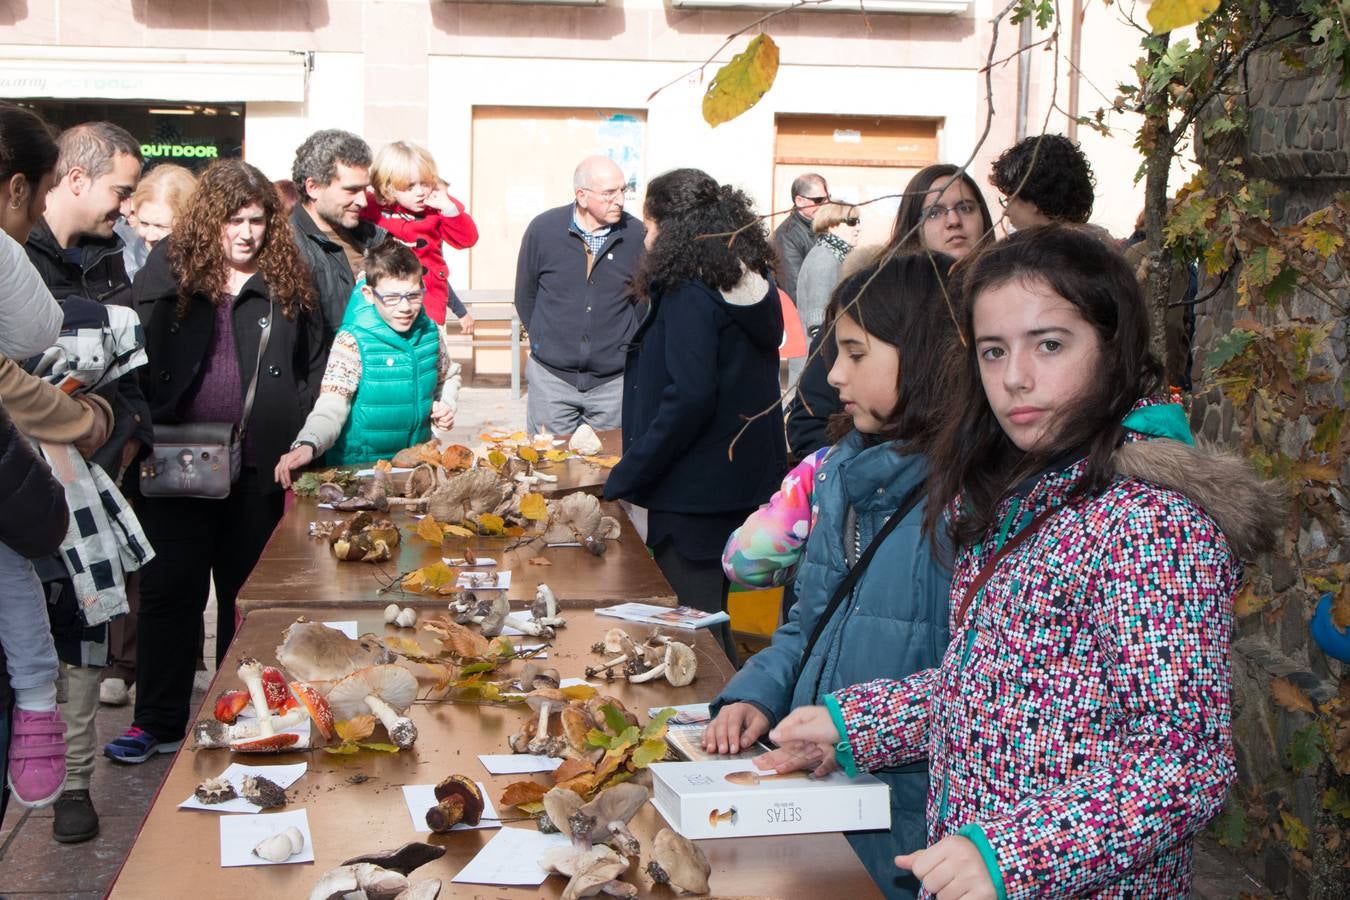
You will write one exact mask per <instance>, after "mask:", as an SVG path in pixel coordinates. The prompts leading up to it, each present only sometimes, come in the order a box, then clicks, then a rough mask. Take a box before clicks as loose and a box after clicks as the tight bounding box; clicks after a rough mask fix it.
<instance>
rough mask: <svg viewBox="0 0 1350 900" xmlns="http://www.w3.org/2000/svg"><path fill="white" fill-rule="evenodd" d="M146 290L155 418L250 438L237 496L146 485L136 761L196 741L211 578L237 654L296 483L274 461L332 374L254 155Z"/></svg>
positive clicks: (155, 265)
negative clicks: (192, 716)
mask: <svg viewBox="0 0 1350 900" xmlns="http://www.w3.org/2000/svg"><path fill="white" fill-rule="evenodd" d="M133 297H134V298H135V301H136V305H137V309H138V311H139V312H140V314H141V321H142V322H143V323H144V324H145V331H146V349H147V352H148V353H149V355H150V363H149V365H147V366H146V367H145V372H146V375H145V392H146V396H147V398H148V399H149V401H150V407H151V411H152V414H153V416H154V421H155V425H156V427H159V426H162V425H177V424H188V423H216V422H231V423H235V424H238V425H240V426H241V429H242V431H243V432H244V435H245V437H244V442H243V467H242V471H241V473H240V475H239V479H238V481H236V482H235V483H234V485H233V487H232V488H231V490H230V494H229V496H228V497H226V498H224V499H221V500H204V499H195V498H179V497H147V498H145V502H144V504H143V505H142V507H141V510H140V516H141V523H142V524H143V526H144V527H145V531H146V534H147V536H148V537H149V538H150V541H151V543H152V544H153V545H154V547H155V551H156V554H157V555H156V557H155V559H154V560H153V561H152V562H151V563H150V564H149V565H147V566H146V567H145V569H143V570H142V573H143V574H142V581H141V608H140V613H139V616H138V621H137V644H138V645H139V647H140V652H141V658H140V660H139V661H138V668H137V672H136V711H135V715H134V716H133V719H132V727H131V728H130V729H129V730H128V731H127V732H126V734H124V735H122V736H121V737H119V738H117V739H116V740H114V741H112V742H111V743H109V744H108V745H107V746H105V747H104V753H105V754H106V755H107V756H109V757H110V758H112V759H114V760H116V761H118V762H125V763H139V762H144V761H145V760H146V759H149V758H150V757H151V756H152V755H154V754H155V753H169V752H172V751H173V750H175V749H177V747H178V745H179V743H181V741H182V738H183V734H184V732H185V731H186V729H187V720H188V712H189V709H188V707H189V703H190V702H191V698H192V677H193V671H194V668H195V665H194V664H195V662H196V655H197V650H196V645H197V642H198V641H199V640H200V637H199V634H198V631H199V629H200V623H201V615H202V611H203V609H205V607H206V600H207V595H208V593H209V588H210V583H209V582H210V580H211V579H212V578H214V580H215V588H216V604H217V626H216V629H217V633H216V660H217V663H221V662H223V661H224V659H225V648H226V647H227V646H228V645H229V642H230V639H231V638H232V637H233V636H234V598H235V595H236V594H237V593H238V592H239V588H240V587H241V586H242V585H243V583H244V580H245V579H246V578H247V577H248V575H249V572H251V571H252V569H253V566H254V564H255V563H257V561H258V557H259V556H260V555H261V554H262V549H263V546H264V545H265V544H266V543H267V539H268V537H270V536H271V534H272V529H273V528H275V527H276V524H277V522H278V521H280V519H281V513H282V502H283V498H284V494H283V493H282V491H281V489H280V488H279V487H278V486H277V485H276V484H275V482H273V480H272V478H271V472H272V470H273V469H274V468H275V467H276V464H277V460H278V459H280V458H281V455H282V454H283V453H285V452H286V451H287V449H288V447H289V442H290V440H291V438H292V437H294V436H295V434H296V432H297V431H299V429H300V426H301V425H302V424H304V421H305V416H306V415H307V414H308V413H309V409H310V407H311V406H312V405H313V402H314V399H313V393H314V391H316V390H317V388H318V384H319V379H320V378H321V377H322V375H323V350H322V329H321V319H320V317H319V315H318V313H317V310H316V307H315V303H314V298H313V289H312V287H311V286H310V280H309V273H308V271H307V270H306V269H305V266H304V265H303V264H302V263H301V262H300V259H299V257H298V255H297V252H296V249H295V242H294V239H293V238H292V235H291V228H290V225H289V224H288V223H287V221H286V214H285V211H284V210H283V209H282V207H281V202H280V200H279V198H278V195H277V192H276V188H275V187H273V185H272V182H270V181H268V180H267V178H266V177H265V176H264V175H263V174H262V173H261V172H259V171H258V170H257V169H255V168H254V167H253V166H250V165H248V164H247V163H245V162H242V161H239V160H223V161H221V162H217V163H214V164H213V165H212V166H211V167H210V168H209V169H207V170H206V172H205V173H204V174H203V175H202V178H201V181H200V182H199V183H198V186H197V190H196V192H195V193H194V194H193V195H192V198H191V199H190V200H189V201H188V205H187V209H186V210H185V211H184V212H183V214H182V215H181V216H180V218H179V220H178V222H177V224H176V225H175V226H174V231H173V234H172V236H171V237H170V238H169V239H167V240H165V241H163V242H162V243H161V244H160V245H159V246H157V247H156V248H155V249H154V251H153V252H152V253H151V254H150V257H149V259H148V260H146V264H145V268H144V269H142V270H141V271H140V272H139V273H138V274H137V277H136V283H135V285H134V286H133ZM264 334H266V335H267V339H266V343H265V345H264V342H263V339H262V338H263V335H264ZM262 346H265V350H264V352H263V353H262V354H261V358H260V356H259V348H260V347H262ZM255 372H256V377H257V381H258V384H257V390H256V397H255V402H254V404H253V408H252V410H251V412H250V414H249V415H248V417H247V420H245V417H244V404H245V399H244V398H245V395H246V393H247V391H248V386H249V383H250V381H252V380H253V379H254V377H255Z"/></svg>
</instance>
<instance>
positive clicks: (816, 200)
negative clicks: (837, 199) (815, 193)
mask: <svg viewBox="0 0 1350 900" xmlns="http://www.w3.org/2000/svg"><path fill="white" fill-rule="evenodd" d="M802 199H803V200H810V201H811V202H812V203H814V204H815V205H816V206H819V205H820V204H822V203H827V202H829V199H830V197H829V195H828V194H827V195H825V196H824V197H802Z"/></svg>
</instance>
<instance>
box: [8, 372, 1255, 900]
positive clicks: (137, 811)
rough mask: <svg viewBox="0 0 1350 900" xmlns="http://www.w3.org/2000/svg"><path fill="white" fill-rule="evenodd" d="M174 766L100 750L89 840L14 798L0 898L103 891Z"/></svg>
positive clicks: (1232, 894)
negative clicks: (117, 760) (96, 819)
mask: <svg viewBox="0 0 1350 900" xmlns="http://www.w3.org/2000/svg"><path fill="white" fill-rule="evenodd" d="M524 423H525V401H524V399H521V400H512V399H511V397H510V391H509V390H508V389H506V388H492V387H468V388H465V389H464V390H463V391H462V392H461V395H460V410H459V415H458V422H457V425H458V427H457V429H456V432H457V433H458V434H459V435H462V439H463V440H464V442H465V443H470V442H471V441H472V440H473V439H474V438H476V436H477V435H478V434H480V433H482V432H483V431H484V430H486V429H489V428H492V429H507V430H516V429H520V428H523V427H524ZM207 632H208V634H207V637H206V645H207V646H208V647H210V646H212V645H213V643H214V639H215V609H214V604H212V606H211V608H209V609H208V611H207ZM208 678H209V675H208V674H207V673H202V674H200V675H199V676H198V689H197V691H196V692H195V693H194V696H193V702H194V704H196V703H199V702H200V701H201V699H202V696H203V693H202V689H203V688H204V686H205V683H206V680H207V679H208ZM130 723H131V709H130V707H121V708H113V707H103V708H101V709H100V710H99V716H98V729H99V742H100V744H102V743H103V742H104V741H108V740H111V739H112V738H114V737H116V736H117V735H118V734H120V733H121V732H122V731H123V730H125V729H126V727H127V726H128V725H130ZM168 768H169V757H167V756H163V757H157V758H155V759H154V760H152V761H150V762H147V763H145V764H143V765H140V766H119V765H115V764H113V763H112V762H110V761H108V760H106V759H104V758H102V757H100V758H99V760H98V763H97V766H96V769H95V773H94V785H93V790H92V792H91V793H92V796H93V800H94V806H95V808H96V809H97V810H98V811H99V815H100V817H101V819H102V829H103V830H102V833H101V834H100V835H99V836H98V837H97V838H95V839H94V840H92V841H89V842H87V843H84V844H76V845H63V844H58V843H56V842H55V841H53V840H52V837H51V818H52V813H51V810H50V809H46V810H26V809H23V808H22V807H20V806H18V805H17V804H14V803H11V804H10V808H9V812H8V815H7V816H6V817H5V820H4V822H3V823H0V895H3V896H2V897H0V900H6V898H7V900H40V898H41V900H47V898H56V897H62V898H78V900H96V898H99V897H102V896H103V894H104V893H105V892H106V891H107V889H108V888H109V886H111V884H112V881H113V878H114V877H115V876H116V874H117V870H118V867H119V866H120V865H121V862H122V859H123V858H124V857H125V856H126V854H127V851H128V850H129V848H130V846H131V843H132V840H133V839H134V837H135V834H136V831H137V829H138V827H139V825H140V821H141V819H142V817H143V816H144V815H145V812H146V810H147V809H148V808H149V806H150V802H151V801H152V799H153V798H154V795H155V792H156V791H157V790H158V789H159V783H160V780H161V779H162V778H163V777H164V774H165V773H166V772H167V771H168ZM1196 856H1197V859H1196V875H1197V878H1196V882H1197V883H1196V890H1195V893H1194V897H1196V898H1203V900H1220V898H1223V900H1229V898H1236V897H1238V896H1239V895H1240V894H1242V893H1244V892H1245V893H1248V894H1250V895H1252V896H1254V897H1265V896H1269V895H1268V894H1266V893H1265V892H1264V891H1263V890H1262V889H1261V886H1260V884H1259V883H1257V882H1256V881H1255V880H1253V879H1251V878H1250V877H1249V876H1247V875H1245V874H1244V873H1243V870H1242V867H1241V865H1240V863H1239V862H1238V861H1237V860H1236V859H1235V858H1234V857H1233V856H1232V855H1231V854H1229V853H1228V852H1227V851H1225V850H1224V849H1223V848H1221V847H1218V846H1217V845H1215V844H1213V843H1212V842H1210V841H1203V842H1202V843H1201V845H1200V847H1199V852H1198V853H1197V855H1196ZM166 864H167V862H166Z"/></svg>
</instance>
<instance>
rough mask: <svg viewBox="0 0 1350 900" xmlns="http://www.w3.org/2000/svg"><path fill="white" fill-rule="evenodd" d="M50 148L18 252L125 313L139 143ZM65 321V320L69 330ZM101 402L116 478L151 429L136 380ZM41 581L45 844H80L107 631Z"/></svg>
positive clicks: (65, 589) (83, 134)
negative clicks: (52, 767) (51, 681)
mask: <svg viewBox="0 0 1350 900" xmlns="http://www.w3.org/2000/svg"><path fill="white" fill-rule="evenodd" d="M57 145H58V146H59V148H60V155H59V156H58V158H57V161H56V185H55V186H54V187H53V188H52V190H51V192H50V193H48V195H47V211H46V215H45V216H44V217H43V220H42V221H40V222H38V224H37V225H36V226H35V227H34V228H33V231H32V233H31V234H30V235H29V237H28V242H27V243H26V244H25V245H24V249H26V250H27V251H28V258H29V259H30V260H32V262H33V266H34V267H35V268H36V269H37V270H38V273H39V274H40V275H41V276H42V279H43V281H44V282H46V284H47V287H48V289H49V290H50V291H51V292H52V296H54V297H55V298H56V299H57V300H62V301H64V300H66V299H67V298H71V297H76V296H80V297H85V298H87V299H89V300H93V301H96V302H99V303H104V304H112V305H118V306H127V307H130V306H131V280H130V279H129V278H127V273H126V269H125V267H124V266H123V263H122V240H121V238H119V237H117V236H116V235H115V234H114V233H113V225H114V224H116V222H117V220H118V218H120V217H121V216H123V215H124V214H125V213H126V212H128V210H129V206H128V204H129V201H130V199H131V193H132V191H134V190H135V189H136V182H137V181H138V180H139V179H140V175H141V149H140V144H139V143H138V142H137V141H136V139H135V138H134V137H132V136H131V134H130V133H128V132H127V131H126V130H125V129H123V128H121V127H119V126H117V125H113V124H112V123H110V122H86V123H84V124H82V125H76V126H73V127H71V128H68V129H67V130H66V131H64V132H63V133H62V134H61V136H60V137H59V138H58V139H57ZM74 306H75V305H74V304H73V305H72V308H74ZM69 312H70V310H67V313H69ZM70 318H71V316H70V315H66V316H65V319H66V323H65V324H66V325H69V324H70ZM105 399H106V400H108V401H109V403H110V404H111V406H112V410H113V426H112V431H111V433H110V434H109V437H108V440H107V441H106V442H105V443H104V444H103V446H102V447H100V448H99V449H98V450H97V451H95V453H94V455H93V456H92V457H91V458H90V462H94V463H98V464H99V466H101V467H102V468H103V469H104V470H105V471H106V472H107V473H108V474H109V475H110V476H112V477H113V478H114V479H116V478H118V477H119V475H120V474H121V472H122V471H123V470H124V469H125V468H127V467H129V466H130V465H131V464H132V463H133V462H135V460H136V459H137V458H138V457H139V456H140V455H141V454H142V452H143V450H144V448H146V447H148V446H149V445H151V444H152V443H153V441H154V430H153V424H152V421H151V418H150V406H149V404H148V403H147V402H146V399H145V394H144V393H143V392H142V390H141V388H140V385H139V384H138V382H137V380H136V377H135V376H134V375H132V374H130V373H128V374H126V375H123V376H122V377H121V378H119V379H117V382H116V385H115V386H114V387H113V388H111V389H110V391H109V393H108V394H107V395H105ZM38 574H39V576H40V577H41V578H42V581H43V585H44V589H45V590H46V592H47V596H48V614H49V615H50V616H51V618H52V622H53V630H52V633H53V636H54V637H55V638H56V645H57V654H58V656H59V657H60V659H61V681H62V682H63V684H64V692H65V697H64V699H63V700H62V702H61V703H60V705H59V708H60V710H61V718H62V719H63V720H64V721H65V724H66V773H67V774H66V789H65V790H64V791H63V792H62V793H61V796H60V797H59V798H57V801H56V804H55V806H54V808H53V812H54V816H53V818H52V836H53V837H54V838H55V839H56V840H58V841H60V842H62V843H78V842H81V841H87V840H89V839H91V838H93V837H94V836H95V835H97V834H98V830H99V819H98V813H97V812H96V811H95V810H94V805H93V802H92V801H91V800H90V797H89V784H90V779H91V777H92V775H93V770H94V749H95V745H96V743H97V734H96V732H95V728H94V716H95V713H96V712H97V710H98V697H99V676H100V674H101V671H102V668H103V666H104V665H105V664H106V662H107V653H108V627H107V625H105V624H100V625H97V626H94V627H92V628H90V627H85V626H84V624H83V622H82V620H81V618H80V615H79V606H78V603H77V602H76V601H75V598H74V587H73V585H72V584H71V582H70V579H69V578H68V577H66V576H67V571H66V568H65V564H64V562H62V561H61V560H60V559H59V558H58V557H48V558H46V559H44V560H40V561H39V562H38ZM135 590H136V588H135V585H134V583H132V582H129V583H128V585H127V593H128V600H129V601H131V602H133V603H134V597H135ZM133 608H134V607H133Z"/></svg>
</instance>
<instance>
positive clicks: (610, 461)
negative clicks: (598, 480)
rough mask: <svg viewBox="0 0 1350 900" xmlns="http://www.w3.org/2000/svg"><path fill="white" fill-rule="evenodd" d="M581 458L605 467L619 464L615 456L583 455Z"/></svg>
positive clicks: (609, 467)
mask: <svg viewBox="0 0 1350 900" xmlns="http://www.w3.org/2000/svg"><path fill="white" fill-rule="evenodd" d="M582 458H583V459H585V460H586V462H588V463H594V464H595V465H597V466H603V467H604V468H606V469H612V468H614V467H615V466H617V465H618V464H619V457H617V456H585V457H582Z"/></svg>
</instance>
